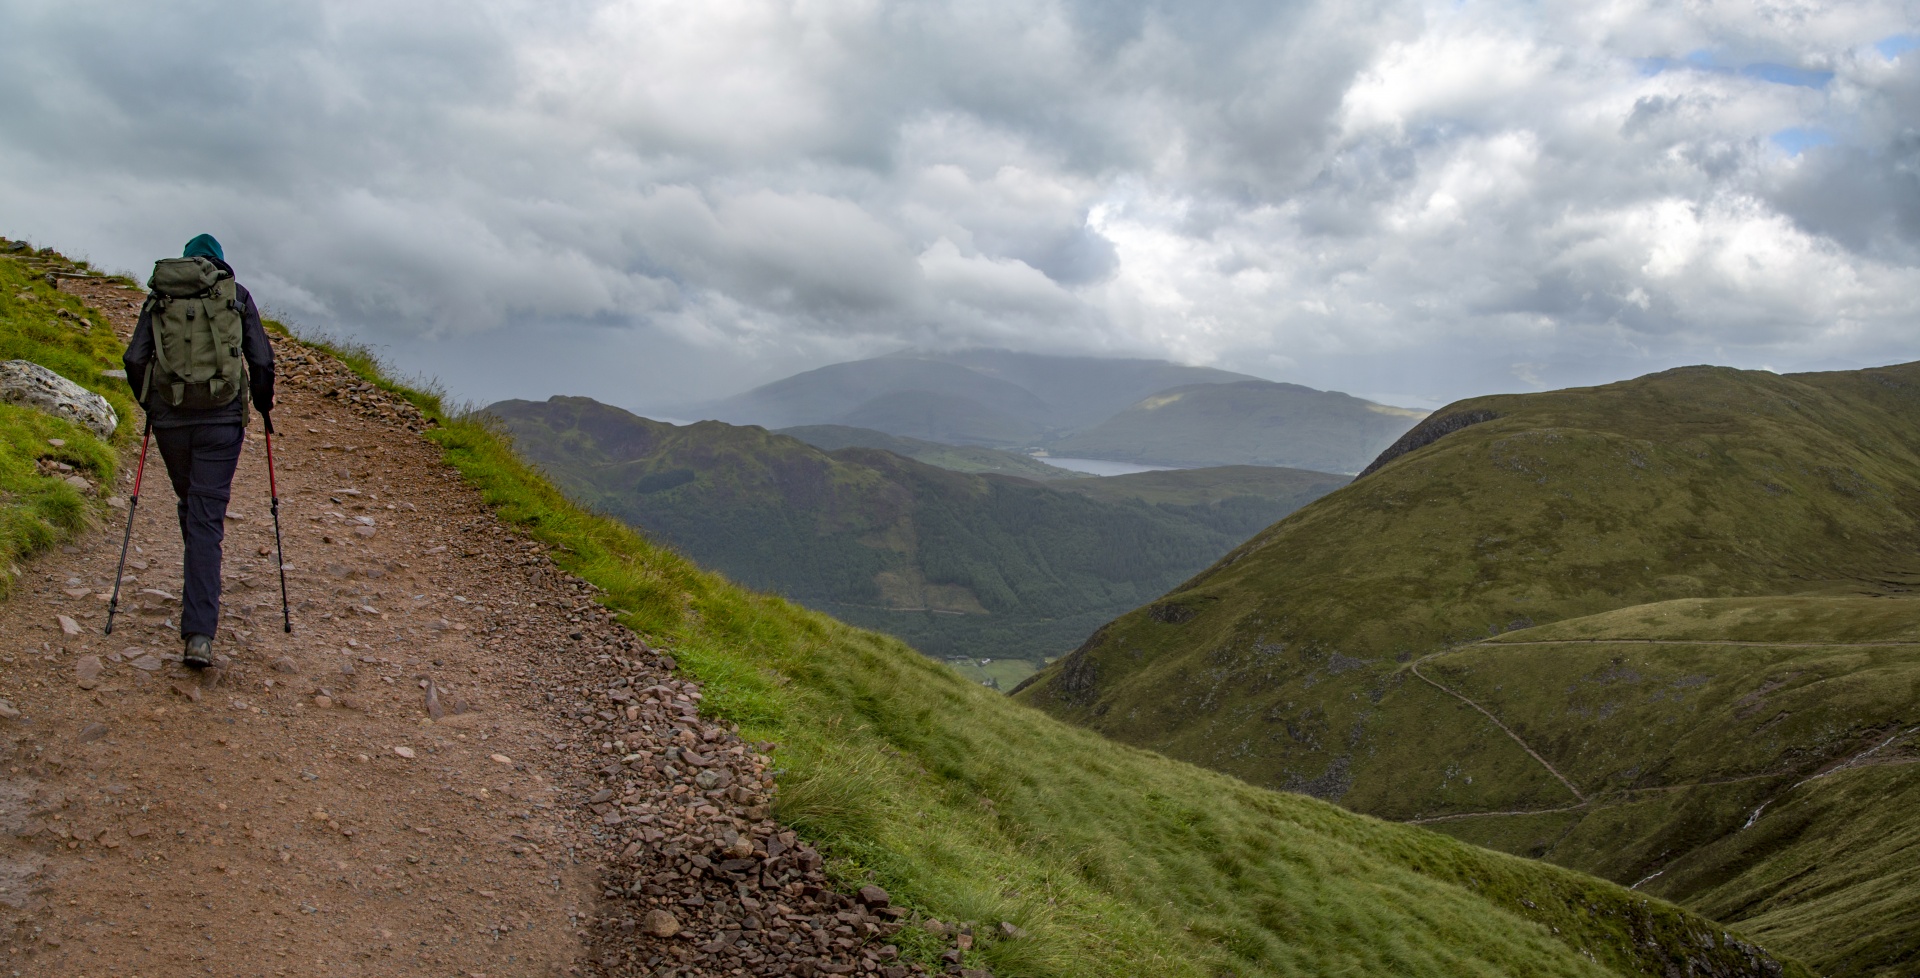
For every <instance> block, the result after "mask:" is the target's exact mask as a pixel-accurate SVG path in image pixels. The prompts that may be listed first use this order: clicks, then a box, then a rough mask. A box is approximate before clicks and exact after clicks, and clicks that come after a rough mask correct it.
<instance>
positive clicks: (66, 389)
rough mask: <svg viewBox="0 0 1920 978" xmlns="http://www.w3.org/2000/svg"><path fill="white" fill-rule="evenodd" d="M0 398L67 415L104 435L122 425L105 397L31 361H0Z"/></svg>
mask: <svg viewBox="0 0 1920 978" xmlns="http://www.w3.org/2000/svg"><path fill="white" fill-rule="evenodd" d="M0 401H4V402H6V403H8V404H18V405H20V406H21V407H30V408H33V409H34V410H36V411H41V412H44V413H47V414H51V415H53V416H54V417H56V418H65V419H67V420H68V421H71V422H73V423H75V424H77V425H80V426H82V427H84V428H86V429H87V430H88V431H91V432H93V433H94V434H96V435H98V436H100V437H101V438H108V437H111V436H112V435H113V429H115V428H117V427H119V425H120V418H119V416H118V415H116V414H114V412H113V405H111V404H108V403H107V399H106V398H104V397H101V396H100V395H98V394H95V393H94V392H92V391H90V390H87V389H86V388H84V387H82V386H80V385H79V384H76V383H74V382H73V381H71V380H68V379H67V378H65V377H62V376H60V375H59V374H57V373H54V372H53V371H51V370H48V369H47V368H45V367H42V366H41V365H39V364H37V363H33V362H31V361H28V360H8V361H6V362H5V363H0Z"/></svg>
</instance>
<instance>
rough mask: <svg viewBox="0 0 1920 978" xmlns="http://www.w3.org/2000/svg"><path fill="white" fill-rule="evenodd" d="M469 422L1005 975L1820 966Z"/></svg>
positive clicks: (843, 850) (854, 826) (630, 596)
mask: <svg viewBox="0 0 1920 978" xmlns="http://www.w3.org/2000/svg"><path fill="white" fill-rule="evenodd" d="M352 362H354V363H355V364H356V365H357V366H358V367H360V368H361V369H363V370H366V371H368V373H369V376H370V377H374V378H376V379H377V375H375V374H373V373H372V370H371V364H370V363H368V362H367V361H366V360H365V359H364V358H355V359H354V360H353V361H352ZM379 382H381V383H383V384H385V383H388V382H386V381H384V380H380V381H379ZM407 393H409V396H412V397H414V398H415V400H416V403H419V404H420V405H421V406H422V407H423V408H424V409H426V410H428V411H430V412H434V413H435V414H436V415H438V405H437V404H436V403H434V402H433V401H432V399H431V398H427V397H424V396H421V395H419V394H416V393H412V392H407ZM442 420H443V421H445V424H444V425H443V427H441V428H440V429H438V430H437V431H435V432H434V433H433V434H432V437H435V438H437V439H438V440H440V442H441V443H442V444H443V445H444V446H445V448H446V452H447V458H448V459H449V461H450V462H452V463H453V464H454V465H456V466H457V467H458V468H459V469H460V471H461V472H462V473H464V475H465V476H466V477H467V478H468V479H469V480H471V481H472V482H474V483H475V484H476V485H478V486H479V487H481V489H482V490H483V491H484V492H485V493H486V495H487V498H488V499H489V501H491V502H492V503H493V504H494V505H495V506H496V507H498V510H499V512H500V515H501V517H502V518H503V519H505V520H507V521H509V522H510V523H512V524H515V525H517V526H519V527H521V528H522V529H524V530H525V531H526V532H528V533H530V534H532V535H534V536H536V537H538V538H539V539H542V540H543V541H545V542H547V543H548V544H551V545H553V546H554V547H555V548H556V550H555V554H556V556H557V557H558V559H559V560H561V561H562V563H563V564H565V565H566V566H567V567H568V568H569V569H570V570H573V571H574V572H576V573H579V574H581V575H582V576H583V577H585V578H587V579H588V580H590V581H592V582H594V583H595V584H597V585H598V586H600V587H601V588H603V589H604V594H603V596H602V599H603V600H604V601H605V602H606V603H607V604H608V605H609V606H610V607H612V608H615V609H617V610H618V611H620V612H621V613H622V615H623V618H624V620H625V621H626V622H627V623H628V624H629V625H631V626H632V627H634V628H635V629H636V630H638V631H640V632H641V633H642V634H644V635H646V636H649V637H650V638H651V640H653V641H654V642H655V643H658V644H665V645H668V646H670V647H671V648H672V649H673V650H674V652H675V654H676V655H677V656H678V657H679V659H680V661H681V663H682V667H683V668H685V669H688V670H690V671H691V672H693V673H694V674H695V675H696V676H698V677H699V678H700V679H701V680H702V681H704V682H705V683H706V684H707V686H706V692H707V698H706V700H705V702H704V703H703V709H706V710H708V711H711V712H714V713H716V714H718V715H719V716H722V717H726V718H730V719H732V720H734V721H737V722H738V723H739V724H740V725H741V732H742V733H743V734H745V735H746V736H748V737H750V738H754V739H766V740H771V741H776V742H778V743H779V744H780V745H781V746H780V748H779V751H778V755H777V756H778V757H779V758H780V764H781V767H780V769H779V770H778V772H777V776H778V778H779V784H780V794H779V802H778V814H779V816H780V817H781V818H783V819H784V820H787V821H788V822H790V823H792V824H794V825H796V826H798V827H800V828H801V829H802V830H803V831H804V832H805V833H806V834H807V836H808V837H809V838H810V839H812V840H814V841H816V842H817V843H819V844H820V845H822V847H823V848H824V849H825V851H827V852H828V853H829V855H830V857H831V860H830V863H829V865H830V867H831V870H832V872H834V873H836V874H838V875H839V876H840V877H841V878H842V879H844V880H847V881H848V882H858V881H866V880H873V881H876V882H878V883H880V884H881V885H882V886H885V887H886V888H887V889H888V890H889V891H890V892H892V893H893V894H894V895H895V899H896V901H898V902H901V903H904V904H906V905H908V906H910V907H912V908H913V909H914V910H915V911H917V912H919V913H922V914H925V915H928V916H931V917H936V918H939V919H943V920H970V921H975V922H979V923H980V924H982V925H989V924H991V923H992V922H995V921H1000V920H1006V921H1011V922H1013V923H1015V924H1018V925H1019V926H1021V927H1022V928H1024V929H1025V930H1026V931H1027V932H1028V936H1025V937H1020V938H1016V939H1011V940H996V939H994V938H992V937H991V936H989V937H987V938H986V939H985V940H984V941H983V942H982V944H981V945H980V946H979V947H978V948H977V949H976V950H975V951H974V952H973V959H974V960H975V961H977V962H979V963H981V964H985V965H988V966H991V967H992V968H993V969H994V973H995V974H997V975H1000V976H1003V978H1023V976H1036V978H1037V976H1058V978H1080V976H1086V978H1093V976H1111V975H1156V976H1169V978H1182V976H1194V978H1201V976H1205V978H1217V976H1228V975H1232V976H1244V978H1254V976H1269V975H1271V976H1280V975H1288V976H1292V975H1299V976H1309V975H1311V976H1320V975H1333V974H1368V975H1375V974H1378V975H1386V974H1391V975H1408V976H1426V975H1485V976H1490V978H1491V976H1504V975H1519V974H1525V975H1540V976H1558V975H1569V976H1572V975H1580V976H1600V975H1664V974H1667V973H1669V971H1677V972H1679V973H1696V974H1698V973H1719V974H1726V975H1754V976H1758V975H1772V974H1785V975H1794V976H1798V975H1805V974H1808V973H1807V972H1806V971H1805V970H1804V969H1802V968H1800V967H1799V966H1798V965H1796V964H1792V963H1786V964H1784V965H1777V964H1775V963H1774V962H1772V961H1769V960H1768V959H1766V958H1765V957H1764V956H1763V955H1761V954H1760V953H1759V952H1757V951H1756V950H1755V949H1754V948H1752V947H1751V946H1749V945H1745V944H1742V943H1739V942H1738V941H1736V940H1734V939H1732V938H1731V937H1729V936H1728V935H1727V934H1726V933H1725V932H1724V931H1723V930H1722V929H1721V928H1719V927H1717V926H1715V925H1713V924H1711V923H1710V922H1708V921H1705V920H1703V919H1701V918H1698V917H1695V916H1692V915H1690V914H1688V913H1686V912H1685V911H1682V910H1679V909H1677V908H1675V907H1673V906H1671V905H1669V904H1667V903H1664V902H1662V901H1659V900H1657V899H1650V898H1647V897H1643V896H1639V895H1635V894H1631V893H1628V892H1626V891H1625V890H1622V889H1619V888H1617V887H1614V886H1611V885H1608V884H1605V883H1602V882H1599V881H1596V880H1593V879H1591V878H1589V877H1585V876H1582V875H1580V874H1577V873H1573V872H1571V871H1567V870H1563V869H1559V868H1556V867H1552V866H1547V865H1543V864H1540V863H1536V862H1530V861H1526V860H1522V859H1517V858H1513V857H1508V856H1503V855H1500V854H1496V853H1490V852H1487V851H1485V850H1481V849H1477V848H1474V847H1471V846H1467V845H1464V844H1462V843H1459V842H1456V841H1454V840H1452V839H1448V838H1445V837H1443V836H1440V835H1437V834H1434V833H1430V832H1425V831H1422V830H1418V829H1411V828H1406V827H1401V826H1394V825H1388V824H1384V823H1381V822H1377V821H1374V820H1371V819H1367V818H1363V817H1359V816H1355V815H1352V814H1349V813H1346V812H1344V811H1341V810H1339V809H1338V808H1335V807H1333V806H1330V805H1326V804H1323V803H1320V802H1317V801H1315V800H1313V799H1310V798H1304V797H1299V796H1294V795H1283V794H1275V793H1271V792H1267V791H1262V790H1259V789H1257V788H1253V787H1250V786H1248V785H1246V784H1244V783H1241V782H1239V781H1235V780H1233V779H1230V778H1225V777H1222V776H1220V775H1217V774H1213V773H1210V772H1206V771H1203V770H1200V769H1197V768H1194V767H1191V766H1188V765H1185V764H1181V763H1178V762H1175V761H1170V760H1167V759H1165V758H1162V757H1159V756H1156V755H1152V754H1148V753H1145V752H1141V751H1137V750H1133V749H1129V748H1127V747H1124V746H1121V745H1118V744H1115V743H1113V742H1111V741H1108V740H1105V739H1103V738H1100V737H1097V736H1094V735H1092V734H1090V733H1088V732H1086V731H1084V730H1080V729H1076V728H1073V727H1069V726H1066V725H1063V724H1060V723H1058V722H1056V721H1053V720H1051V719H1049V718H1047V717H1046V716H1044V715H1042V714H1040V713H1038V712H1036V711H1033V710H1030V709H1027V708H1024V707H1021V706H1020V705H1018V704H1016V703H1013V702H1011V701H1009V700H1008V699H1006V698H1005V697H1002V696H998V695H995V694H993V693H991V692H989V691H986V690H983V689H981V688H979V687H978V686H976V685H974V684H972V683H970V682H968V681H966V680H964V679H961V678H960V677H959V676H957V675H955V674H954V673H953V671H952V670H949V669H947V668H946V667H944V666H942V665H939V664H938V663H934V662H931V661H929V660H927V659H925V658H924V657H922V656H919V655H916V654H914V653H913V652H912V651H911V650H910V649H908V648H907V647H906V646H904V645H902V644H900V643H899V642H896V641H893V640H890V639H888V638H885V637H883V636H880V635H876V634H874V633H871V632H863V631H859V630H857V629H852V628H849V627H847V626H845V625H842V624H840V623H838V622H835V621H833V620H831V619H829V618H826V617H825V616H822V615H818V614H814V613H811V612H808V611H805V610H802V609H800V608H797V607H795V606H793V605H791V604H788V603H786V602H784V601H781V600H779V599H777V598H772V597H767V596H763V595H756V594H753V593H750V592H747V591H744V590H742V589H740V588H738V587H735V586H733V585H731V584H729V583H727V582H726V581H724V580H723V579H721V578H719V577H717V576H715V575H712V574H709V573H706V572H703V571H701V570H699V569H697V568H696V567H694V566H693V565H692V564H690V563H689V562H687V561H686V560H684V559H682V558H680V557H678V556H676V555H674V554H673V553H671V552H669V551H667V550H664V549H662V548H660V547H658V546H655V545H654V544H652V543H650V542H648V541H647V540H645V539H643V538H641V537H640V536H639V535H637V534H635V533H634V532H633V531H631V530H629V529H627V528H626V527H624V526H622V525H621V524H619V523H617V522H615V521H614V520H612V519H609V518H605V517H600V516H594V515H590V514H588V513H586V512H584V511H583V510H581V509H579V508H578V507H576V506H574V505H573V504H572V503H569V502H568V501H567V500H566V499H565V497H564V496H562V495H561V493H560V492H559V491H558V490H557V489H555V488H554V487H553V486H551V485H550V484H548V483H546V482H545V481H543V480H542V479H541V477H540V476H539V475H538V474H537V472H536V471H535V470H534V469H532V468H530V467H529V466H528V465H526V464H525V463H523V462H521V461H520V460H519V459H517V458H515V457H514V456H513V455H512V453H511V452H510V451H509V449H508V447H507V445H506V443H505V442H504V441H503V440H502V439H500V438H499V437H498V436H497V435H496V434H494V432H493V431H492V429H491V428H489V427H487V426H486V425H484V424H480V423H476V422H473V421H462V420H459V419H447V418H444V416H442ZM984 929H986V928H984V927H983V930H984ZM903 943H904V947H905V950H906V951H907V952H908V953H909V954H915V953H920V952H919V951H917V950H916V945H914V944H913V943H912V942H903ZM1709 968H1711V969H1716V970H1715V971H1713V972H1708V970H1707V969H1709Z"/></svg>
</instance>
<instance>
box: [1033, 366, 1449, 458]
mask: <svg viewBox="0 0 1920 978" xmlns="http://www.w3.org/2000/svg"><path fill="white" fill-rule="evenodd" d="M1423 416H1424V414H1423V412H1419V411H1409V410H1407V409H1405V408H1393V407H1387V406H1385V405H1381V404H1375V403H1373V402H1371V401H1363V400H1361V399H1360V398H1357V397H1351V396H1349V395H1346V394H1339V393H1334V392H1332V391H1317V390H1313V389H1312V388H1309V387H1301V386H1299V385H1297V384H1274V383H1268V382H1267V381H1264V380H1252V381H1243V382H1241V383H1234V384H1204V385H1199V386H1189V387H1177V388H1174V389H1172V390H1166V391H1161V392H1159V393H1156V394H1154V395H1152V396H1151V397H1147V398H1145V399H1143V400H1141V401H1139V402H1137V403H1135V404H1133V405H1132V406H1131V407H1128V408H1127V409H1126V410H1124V411H1121V412H1120V413H1118V414H1116V415H1114V416H1113V417H1111V418H1109V419H1107V420H1105V421H1103V422H1101V423H1099V424H1097V425H1094V426H1092V427H1090V428H1086V429H1084V430H1081V431H1076V432H1074V433H1072V434H1070V435H1068V436H1066V437H1064V438H1060V439H1057V440H1055V441H1053V442H1050V443H1049V444H1048V449H1049V450H1050V451H1052V452H1053V453H1054V454H1056V455H1067V456H1083V457H1086V458H1106V459H1115V460H1118V461H1124V462H1142V463H1149V464H1154V465H1174V466H1200V465H1284V466H1292V467H1296V468H1303V469H1313V470H1316V471H1321V472H1358V471H1360V468H1361V466H1364V465H1366V464H1367V462H1369V461H1371V460H1372V459H1373V457H1374V456H1375V455H1377V454H1379V452H1380V450H1381V449H1383V448H1386V447H1387V446H1388V445H1390V444H1392V443H1393V441H1394V439H1396V438H1399V437H1400V436H1401V435H1402V434H1404V433H1405V432H1406V431H1407V429H1409V428H1411V427H1413V426H1414V424H1415V423H1416V422H1418V421H1419V420H1420V419H1421V418H1422V417H1423Z"/></svg>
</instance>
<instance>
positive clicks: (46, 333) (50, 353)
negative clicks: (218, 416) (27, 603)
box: [0, 239, 138, 595]
mask: <svg viewBox="0 0 1920 978" xmlns="http://www.w3.org/2000/svg"><path fill="white" fill-rule="evenodd" d="M7 244H9V242H7V241H6V240H5V239H0V360H28V361H32V362H33V363H37V364H39V365H41V366H43V367H46V368H48V369H50V370H52V371H54V372H55V373H58V374H60V375H61V376H63V377H65V378H67V379H68V380H71V381H73V382H74V383H76V384H79V385H80V386H82V387H85V388H87V389H88V390H91V391H93V392H95V393H97V394H103V395H105V396H106V398H107V400H108V402H109V403H111V404H112V405H113V409H114V412H115V413H116V414H118V415H119V417H120V428H119V430H118V431H116V432H115V433H114V436H113V441H114V442H115V443H119V442H121V441H123V440H125V439H126V438H129V437H138V432H137V431H136V430H135V429H134V428H133V425H132V424H131V423H130V421H129V419H131V418H133V417H134V415H135V411H134V408H133V400H132V398H131V397H130V396H129V395H128V393H127V386H126V384H125V383H124V382H122V381H119V380H114V379H111V378H107V377H103V376H101V371H104V370H111V369H115V368H118V367H119V366H120V362H119V358H120V352H121V346H120V341H119V339H118V338H117V337H116V336H115V335H114V333H113V329H112V327H111V326H109V325H108V323H107V319H106V317H105V316H104V315H102V314H101V313H100V312H99V311H98V310H94V309H89V308H87V306H86V305H85V304H84V303H82V302H81V301H80V300H79V299H77V298H75V297H74V296H71V295H67V294H65V293H62V292H60V291H58V290H56V289H54V288H53V286H51V285H49V284H48V283H47V281H46V279H45V278H44V277H43V275H42V269H43V268H45V267H61V268H66V267H70V266H71V267H76V268H77V267H79V266H78V265H73V264H72V263H67V262H65V261H64V259H62V258H61V257H60V256H58V255H56V254H53V253H51V252H47V253H42V252H16V251H11V250H4V249H5V246H6V245H7ZM22 255H28V256H31V259H32V261H33V264H31V265H29V264H28V263H27V262H24V261H22V260H21V256H22ZM62 313H65V315H62ZM49 439H59V440H61V441H64V442H65V443H66V444H65V446H64V447H59V448H56V447H54V446H53V445H51V444H49ZM43 458H44V459H53V460H55V461H59V462H64V463H66V464H68V465H71V466H73V467H74V468H75V469H76V470H78V471H80V472H82V473H84V474H86V475H87V476H90V477H91V478H92V479H93V481H94V482H95V484H97V485H99V486H111V485H113V476H114V473H115V471H116V465H117V462H118V458H119V457H118V455H117V454H116V452H115V450H114V447H113V445H110V444H108V443H106V442H103V441H101V440H100V439H99V438H96V437H95V436H94V435H93V433H92V432H90V431H88V430H87V429H85V428H83V427H81V426H79V425H76V424H74V423H72V422H70V421H66V420H64V419H60V418H55V417H51V416H49V415H46V414H42V413H40V412H38V411H34V410H31V409H29V408H24V407H16V406H14V405H10V404H0V595H4V594H6V593H7V591H8V590H9V589H10V588H11V587H12V584H13V579H14V577H15V576H16V571H15V568H17V567H18V564H19V562H20V561H21V560H24V559H26V558H29V557H31V556H33V555H34V554H36V553H39V552H41V551H43V550H46V549H48V548H49V547H53V546H57V545H59V544H60V543H61V542H63V541H65V540H68V539H70V538H71V537H73V535H74V534H76V533H78V532H80V531H81V530H82V529H85V528H86V527H87V526H88V525H89V524H90V523H91V522H92V521H93V520H94V519H95V518H96V517H95V504H94V502H93V501H91V500H89V499H88V498H87V497H86V496H84V495H82V494H81V493H80V492H79V491H78V490H76V489H74V488H73V487H72V486H70V485H68V484H67V483H66V482H64V481H63V480H62V479H60V478H55V477H53V476H50V475H47V474H44V473H43V472H42V471H41V470H40V467H39V465H38V462H39V460H40V459H43Z"/></svg>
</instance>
